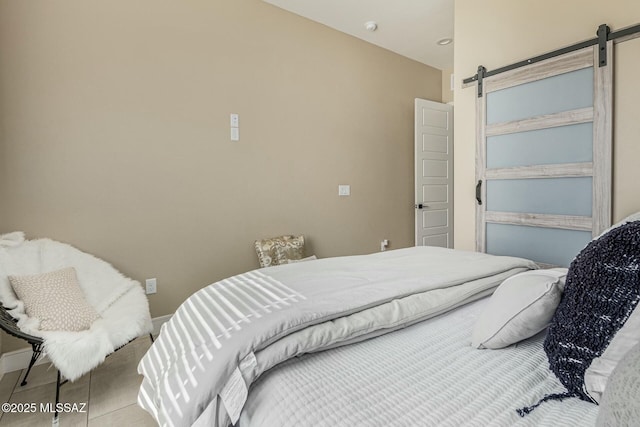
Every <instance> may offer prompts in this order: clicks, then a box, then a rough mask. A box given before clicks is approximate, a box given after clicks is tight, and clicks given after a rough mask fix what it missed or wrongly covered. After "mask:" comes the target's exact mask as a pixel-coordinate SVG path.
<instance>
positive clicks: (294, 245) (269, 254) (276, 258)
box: [255, 236, 304, 267]
mask: <svg viewBox="0 0 640 427" xmlns="http://www.w3.org/2000/svg"><path fill="white" fill-rule="evenodd" d="M255 247H256V253H257V254H258V261H259V262H260V267H269V266H272V265H280V264H287V263H288V262H289V260H299V259H302V258H304V236H280V237H272V238H270V239H262V240H256V242H255Z"/></svg>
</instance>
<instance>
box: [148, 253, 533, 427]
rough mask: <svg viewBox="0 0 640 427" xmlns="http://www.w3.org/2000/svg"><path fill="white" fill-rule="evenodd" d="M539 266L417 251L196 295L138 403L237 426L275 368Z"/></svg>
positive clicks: (268, 273) (246, 279) (165, 419)
mask: <svg viewBox="0 0 640 427" xmlns="http://www.w3.org/2000/svg"><path fill="white" fill-rule="evenodd" d="M535 267H536V266H535V264H534V263H532V262H531V261H527V260H523V259H519V258H511V257H496V256H491V255H486V254H479V253H474V252H464V251H454V250H449V249H442V248H434V247H417V248H408V249H402V250H396V251H389V252H383V253H379V254H373V255H366V256H356V257H342V258H330V259H324V260H318V261H313V262H307V263H297V264H290V265H285V266H278V267H271V268H268V269H262V270H255V271H252V272H249V273H245V274H241V275H238V276H234V277H232V278H229V279H226V280H223V281H221V282H217V283H214V284H213V285H210V286H208V287H206V288H204V289H202V290H200V291H199V292H197V293H195V294H194V295H192V296H191V297H190V298H189V299H187V301H185V302H184V303H183V304H182V305H181V306H180V308H179V309H178V310H177V311H176V313H175V315H174V316H173V317H172V319H171V320H170V321H169V322H167V323H166V324H165V325H164V326H163V329H162V332H161V334H160V336H159V337H158V339H157V340H156V342H155V343H154V345H153V346H152V347H151V349H150V350H149V352H148V353H147V354H146V355H145V356H144V358H143V359H142V361H141V362H140V365H139V367H138V371H139V372H140V373H141V374H142V375H144V380H143V383H142V386H141V389H140V393H139V399H138V401H139V403H140V405H141V406H142V407H143V408H145V409H146V410H148V411H149V412H150V413H151V414H152V415H153V417H154V418H155V419H156V420H157V421H158V423H159V424H160V425H162V426H175V427H177V426H188V425H208V426H211V425H222V424H219V423H220V422H221V421H222V422H223V423H225V419H226V418H227V417H228V418H229V419H230V420H231V422H232V423H235V422H236V421H237V420H238V419H239V416H240V412H241V410H242V408H243V406H244V403H245V401H246V399H247V395H248V388H249V386H250V385H251V383H252V382H253V381H254V380H255V379H257V378H258V377H259V376H260V375H261V374H262V373H263V372H264V371H266V370H267V369H269V368H271V367H273V366H275V365H277V364H279V363H281V362H283V361H285V360H288V359H290V358H291V357H294V356H296V355H299V354H303V353H308V352H313V351H318V350H322V349H327V348H332V347H336V346H339V345H344V344H346V343H351V342H356V341H361V340H363V339H366V338H369V337H372V336H376V335H380V334H383V333H386V332H389V331H393V330H396V329H399V328H402V327H405V326H407V325H410V324H412V323H415V322H418V321H420V320H422V319H425V318H429V317H432V316H434V315H437V314H440V313H442V312H444V311H447V310H449V309H451V308H453V307H456V306H459V305H461V304H464V303H466V302H469V301H472V300H474V299H477V298H478V297H480V296H483V295H486V294H487V293H490V292H491V291H492V290H493V289H494V288H495V287H496V286H497V285H498V284H499V283H500V282H501V281H502V280H504V279H505V278H507V277H509V276H511V275H513V274H515V273H517V272H520V271H523V270H525V269H530V268H535Z"/></svg>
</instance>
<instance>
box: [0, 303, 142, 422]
mask: <svg viewBox="0 0 640 427" xmlns="http://www.w3.org/2000/svg"><path fill="white" fill-rule="evenodd" d="M0 329H2V330H3V331H5V332H6V333H8V334H9V335H13V336H14V337H16V338H20V339H23V340H25V341H26V342H28V343H29V344H30V345H31V348H32V349H33V353H32V354H31V360H30V361H29V367H28V368H27V372H26V373H25V374H24V378H22V382H21V383H20V386H25V385H26V384H27V377H28V376H29V373H30V372H31V368H33V365H35V364H36V362H37V361H38V359H39V358H40V356H41V355H42V350H43V345H44V340H43V339H42V338H40V337H36V336H33V335H30V334H27V333H25V332H22V331H21V330H20V328H18V324H17V319H14V318H13V316H11V315H10V314H9V312H8V311H7V309H6V308H5V307H4V306H2V305H0ZM149 338H150V339H151V342H152V343H153V335H152V334H149ZM135 339H136V338H134V339H132V340H131V341H133V340H135ZM131 341H129V342H128V343H126V344H124V345H122V346H120V347H118V348H116V349H115V350H114V351H113V352H112V353H110V354H108V355H107V357H109V356H110V355H111V354H113V353H115V352H116V351H118V350H120V349H121V348H123V347H124V346H125V345H127V344H129V343H130V342H131ZM68 381H69V380H64V381H62V378H61V376H60V370H58V379H57V381H56V403H55V414H54V416H53V419H54V423H55V422H56V420H57V419H58V416H59V414H58V403H59V402H60V387H61V386H63V385H65V384H66V383H67V382H68Z"/></svg>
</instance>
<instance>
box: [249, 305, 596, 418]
mask: <svg viewBox="0 0 640 427" xmlns="http://www.w3.org/2000/svg"><path fill="white" fill-rule="evenodd" d="M486 302H487V300H486V299H483V300H481V301H477V302H474V303H472V304H468V305H466V306H464V307H460V308H458V309H456V310H454V311H452V312H450V313H447V314H445V315H442V316H438V317H436V318H433V319H429V320H426V321H424V322H421V323H419V324H416V325H413V326H411V327H409V328H406V329H403V330H401V331H396V332H394V333H392V334H388V335H385V336H382V337H379V338H376V339H374V340H368V341H365V342H362V343H358V344H355V345H350V346H346V347H340V348H336V349H333V350H330V351H325V352H319V353H314V354H307V355H304V356H301V357H298V358H295V359H292V360H289V361H287V362H285V363H282V364H281V365H279V366H277V367H275V368H273V369H272V370H270V371H269V372H267V373H265V374H264V375H263V376H262V377H261V378H260V379H259V380H258V381H256V383H255V384H254V385H253V388H252V389H251V392H250V393H249V399H248V400H247V403H246V405H245V408H244V410H243V412H242V416H241V418H240V427H300V426H314V427H383V426H384V427H400V426H403V427H404V426H407V427H409V426H411V427H419V426H427V427H436V426H449V427H460V426H468V427H471V426H473V427H485V426H497V427H502V426H504V427H510V426H548V427H578V426H579V427H588V426H593V425H595V420H596V416H597V411H598V406H597V405H594V404H592V403H588V402H584V401H582V400H579V399H577V398H572V399H566V400H564V401H562V402H558V401H550V402H545V403H543V404H542V405H540V406H539V407H538V408H536V409H535V410H534V411H533V412H531V413H530V414H529V415H527V416H526V417H524V418H521V417H520V416H518V415H517V414H516V411H515V409H516V408H522V407H524V406H528V405H531V404H533V403H535V402H537V401H538V400H539V399H540V398H541V397H543V396H544V395H545V394H548V393H554V392H562V391H564V388H563V387H562V384H560V382H559V381H558V380H557V379H556V377H555V376H554V375H553V373H551V371H550V370H549V363H548V360H547V357H546V355H545V353H544V350H543V349H542V342H543V340H544V333H542V334H539V335H538V336H536V337H533V338H531V339H529V340H526V341H524V342H521V343H519V344H517V345H515V346H510V347H507V348H505V349H501V350H477V349H474V348H472V347H471V345H470V342H471V331H472V329H473V325H474V324H475V321H476V318H477V316H478V314H479V313H480V312H481V310H482V309H483V308H484V307H485V305H486Z"/></svg>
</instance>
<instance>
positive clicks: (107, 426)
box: [89, 404, 157, 427]
mask: <svg viewBox="0 0 640 427" xmlns="http://www.w3.org/2000/svg"><path fill="white" fill-rule="evenodd" d="M156 425H157V424H156V422H155V421H154V420H153V418H152V417H151V415H149V414H148V413H147V411H145V410H144V409H142V408H141V407H139V406H138V405H137V404H136V405H129V406H127V407H125V408H122V409H118V410H116V411H113V412H109V413H108V414H105V415H102V416H100V417H97V418H91V419H90V420H89V427H111V426H141V427H145V426H149V427H153V426H156Z"/></svg>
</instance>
